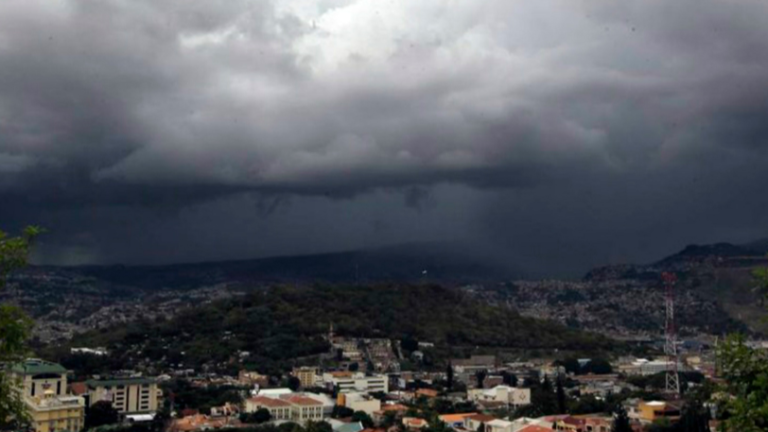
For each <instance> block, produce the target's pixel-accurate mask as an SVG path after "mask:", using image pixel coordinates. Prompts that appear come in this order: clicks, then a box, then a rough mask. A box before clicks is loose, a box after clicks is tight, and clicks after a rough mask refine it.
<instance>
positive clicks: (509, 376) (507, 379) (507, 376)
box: [501, 371, 517, 387]
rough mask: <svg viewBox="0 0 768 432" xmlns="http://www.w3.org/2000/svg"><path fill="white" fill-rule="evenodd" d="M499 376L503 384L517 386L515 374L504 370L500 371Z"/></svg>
mask: <svg viewBox="0 0 768 432" xmlns="http://www.w3.org/2000/svg"><path fill="white" fill-rule="evenodd" d="M501 378H502V379H503V380H504V384H506V385H508V386H512V387H517V376H516V375H515V374H513V373H510V372H507V371H504V372H502V373H501Z"/></svg>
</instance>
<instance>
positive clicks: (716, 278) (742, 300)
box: [584, 240, 768, 334]
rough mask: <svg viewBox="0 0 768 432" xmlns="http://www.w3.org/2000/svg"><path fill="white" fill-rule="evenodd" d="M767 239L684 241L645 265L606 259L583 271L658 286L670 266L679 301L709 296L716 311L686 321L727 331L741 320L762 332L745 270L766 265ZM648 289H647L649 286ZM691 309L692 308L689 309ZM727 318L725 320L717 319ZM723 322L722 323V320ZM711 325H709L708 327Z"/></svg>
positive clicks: (604, 279)
mask: <svg viewBox="0 0 768 432" xmlns="http://www.w3.org/2000/svg"><path fill="white" fill-rule="evenodd" d="M767 251H768V240H760V241H756V242H752V243H747V244H743V245H735V244H731V243H716V244H710V245H688V246H686V247H685V248H684V249H682V250H681V251H680V252H678V253H675V254H673V255H670V256H668V257H666V258H663V259H661V260H659V261H656V262H654V263H652V264H647V265H631V264H626V265H612V266H605V267H599V268H596V269H593V270H591V271H590V272H589V273H587V275H586V276H585V277H584V281H585V282H589V283H618V282H619V281H633V282H635V283H638V284H642V285H643V286H645V287H646V289H647V290H654V289H658V287H660V285H661V273H662V272H674V273H675V274H676V275H677V277H678V283H677V293H678V299H679V301H685V300H690V299H696V302H694V304H698V305H701V304H704V303H705V302H710V303H713V304H714V307H715V309H716V310H719V311H720V313H719V314H716V315H709V316H701V317H696V316H695V315H691V318H690V319H689V322H697V325H698V326H700V327H701V328H706V326H701V322H700V321H701V320H702V319H703V320H705V321H710V322H712V323H714V322H718V321H722V325H718V326H717V328H720V329H721V330H722V331H724V332H725V331H732V330H733V325H732V324H731V323H732V322H739V323H743V324H745V325H746V326H747V327H748V328H749V329H750V330H751V331H753V332H758V333H764V334H765V333H768V324H766V321H765V318H764V317H765V316H766V314H767V313H766V309H765V308H764V307H763V304H762V303H763V302H762V301H761V299H760V298H758V296H757V295H756V293H755V292H754V291H753V287H754V282H753V280H752V275H751V272H752V270H753V269H754V268H756V267H758V266H768V258H766V256H765V253H766V252H767ZM649 292H650V291H649ZM689 312H690V313H694V312H696V311H695V310H691V311H689ZM724 318H727V319H726V320H723V319H724ZM726 324H727V325H726ZM710 331H711V329H710Z"/></svg>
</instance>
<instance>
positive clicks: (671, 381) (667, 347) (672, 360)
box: [661, 273, 680, 395]
mask: <svg viewBox="0 0 768 432" xmlns="http://www.w3.org/2000/svg"><path fill="white" fill-rule="evenodd" d="M661 277H662V279H663V280H664V288H665V290H666V294H665V302H664V303H665V306H666V330H665V332H664V335H665V343H664V354H666V355H667V386H666V389H667V392H668V393H672V394H675V395H679V394H680V373H679V371H678V364H679V362H678V356H677V333H676V330H675V296H674V294H675V291H674V287H675V282H677V277H676V276H675V274H674V273H663V274H662V275H661Z"/></svg>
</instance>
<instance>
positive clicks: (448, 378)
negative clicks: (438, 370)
mask: <svg viewBox="0 0 768 432" xmlns="http://www.w3.org/2000/svg"><path fill="white" fill-rule="evenodd" d="M445 387H446V388H447V390H448V391H451V390H452V389H453V365H452V364H451V362H448V367H446V368H445Z"/></svg>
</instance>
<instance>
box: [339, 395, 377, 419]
mask: <svg viewBox="0 0 768 432" xmlns="http://www.w3.org/2000/svg"><path fill="white" fill-rule="evenodd" d="M339 402H341V403H340V405H343V406H345V407H347V408H349V409H351V410H352V411H363V412H364V413H366V414H368V415H373V413H374V412H376V411H379V410H381V401H380V400H378V399H376V398H373V397H371V396H369V395H367V394H365V393H342V394H340V395H339Z"/></svg>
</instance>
